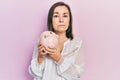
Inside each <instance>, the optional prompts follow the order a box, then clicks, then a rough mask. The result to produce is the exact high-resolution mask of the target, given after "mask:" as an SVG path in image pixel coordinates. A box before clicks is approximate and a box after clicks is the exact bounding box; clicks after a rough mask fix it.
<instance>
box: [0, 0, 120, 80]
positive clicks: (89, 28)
mask: <svg viewBox="0 0 120 80" xmlns="http://www.w3.org/2000/svg"><path fill="white" fill-rule="evenodd" d="M57 1H59V0H1V1H0V80H32V77H31V76H30V75H29V73H28V65H29V63H30V60H31V56H32V51H33V47H34V44H35V42H36V40H37V39H38V37H39V35H40V33H41V32H42V31H43V30H45V29H46V21H47V20H46V19H47V13H48V10H49V8H50V6H51V5H52V4H53V3H54V2H57ZM60 1H61V0H60ZM62 1H64V2H66V3H67V4H69V5H70V7H71V9H72V13H73V18H74V24H73V29H74V34H75V35H77V36H78V37H80V38H82V39H83V41H84V48H85V72H84V74H83V76H82V77H81V78H80V80H120V58H119V56H120V0H62Z"/></svg>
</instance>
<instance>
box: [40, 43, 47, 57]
mask: <svg viewBox="0 0 120 80" xmlns="http://www.w3.org/2000/svg"><path fill="white" fill-rule="evenodd" d="M38 52H39V54H40V55H45V54H46V51H45V47H44V46H43V45H42V44H40V45H38Z"/></svg>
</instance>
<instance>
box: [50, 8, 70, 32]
mask: <svg viewBox="0 0 120 80" xmlns="http://www.w3.org/2000/svg"><path fill="white" fill-rule="evenodd" d="M69 21H70V16H69V11H68V9H67V7H66V6H58V7H56V8H55V10H54V13H53V18H52V22H53V28H54V31H55V32H66V30H67V28H68V26H69Z"/></svg>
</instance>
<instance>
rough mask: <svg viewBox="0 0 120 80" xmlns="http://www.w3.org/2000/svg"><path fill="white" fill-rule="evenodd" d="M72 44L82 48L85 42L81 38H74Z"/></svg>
mask: <svg viewBox="0 0 120 80" xmlns="http://www.w3.org/2000/svg"><path fill="white" fill-rule="evenodd" d="M70 44H72V45H73V46H74V47H81V46H82V45H83V40H82V39H81V38H79V37H74V38H73V39H72V40H70Z"/></svg>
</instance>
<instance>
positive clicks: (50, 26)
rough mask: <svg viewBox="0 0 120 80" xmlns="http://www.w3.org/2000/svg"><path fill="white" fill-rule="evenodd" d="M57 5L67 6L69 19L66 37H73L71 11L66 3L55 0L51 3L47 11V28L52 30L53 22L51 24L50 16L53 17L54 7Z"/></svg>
mask: <svg viewBox="0 0 120 80" xmlns="http://www.w3.org/2000/svg"><path fill="white" fill-rule="evenodd" d="M58 6H65V7H67V9H68V11H69V16H70V21H69V26H68V29H67V30H66V37H67V38H70V39H71V40H72V39H73V34H72V13H71V10H70V7H69V6H68V5H67V4H65V3H64V2H57V3H55V4H53V5H52V7H51V8H50V10H49V13H48V20H47V26H48V30H49V31H53V32H54V29H53V24H52V17H53V14H54V10H55V8H56V7H58Z"/></svg>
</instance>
